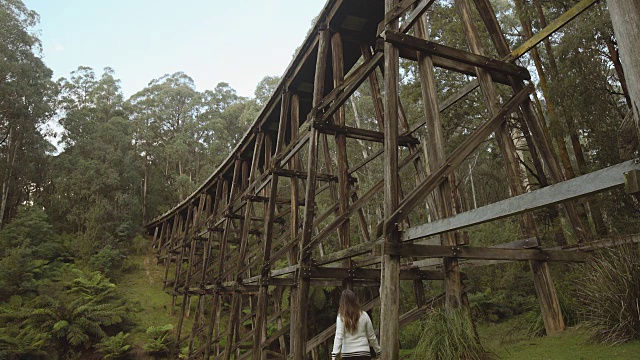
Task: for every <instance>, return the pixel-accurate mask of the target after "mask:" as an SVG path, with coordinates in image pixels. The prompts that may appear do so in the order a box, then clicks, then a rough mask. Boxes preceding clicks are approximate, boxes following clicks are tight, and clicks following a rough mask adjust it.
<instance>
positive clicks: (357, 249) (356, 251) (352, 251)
mask: <svg viewBox="0 0 640 360" xmlns="http://www.w3.org/2000/svg"><path fill="white" fill-rule="evenodd" d="M373 244H374V243H362V244H358V245H354V246H351V247H349V248H347V249H344V250H339V251H336V252H334V253H331V254H327V255H325V256H323V257H320V258H317V259H314V262H315V263H316V264H318V265H325V264H330V263H332V262H336V261H340V260H344V259H350V258H352V257H354V256H358V255H363V254H367V253H371V251H372V250H373Z"/></svg>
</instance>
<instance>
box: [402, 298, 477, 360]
mask: <svg viewBox="0 0 640 360" xmlns="http://www.w3.org/2000/svg"><path fill="white" fill-rule="evenodd" d="M413 358H414V359H434V360H446V359H466V360H472V359H473V360H476V359H478V360H479V359H488V358H489V354H488V353H487V352H486V351H485V349H484V348H483V347H482V345H480V342H479V339H478V338H477V337H476V334H475V330H474V327H473V323H472V322H471V319H470V318H469V315H468V313H467V312H466V311H465V310H464V309H456V310H449V311H446V310H445V309H443V308H438V309H435V310H434V311H432V312H430V313H429V314H428V315H427V318H426V321H425V326H424V330H423V332H422V337H421V338H420V342H419V344H418V346H416V348H415V349H414V355H413Z"/></svg>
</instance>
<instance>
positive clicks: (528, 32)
mask: <svg viewBox="0 0 640 360" xmlns="http://www.w3.org/2000/svg"><path fill="white" fill-rule="evenodd" d="M515 4H516V11H517V12H518V17H519V18H520V23H521V24H522V28H523V29H524V33H525V36H526V37H527V38H531V37H532V36H533V30H532V27H531V20H530V19H529V17H528V16H527V14H526V11H525V9H524V6H523V4H522V0H515ZM550 50H551V49H550V48H549V49H548V50H547V52H549V53H550ZM531 56H532V58H533V62H534V64H535V66H536V70H537V72H538V78H539V80H540V89H541V90H542V96H543V97H544V99H545V104H546V105H547V111H549V120H550V122H551V135H552V136H553V139H554V140H555V142H556V146H557V147H558V153H559V155H560V160H561V162H562V168H563V170H564V174H565V176H566V178H567V179H573V178H574V177H576V173H575V171H574V170H573V167H572V166H571V159H570V157H569V151H568V150H567V144H566V143H565V140H564V137H563V136H562V133H563V131H562V126H561V125H560V121H559V119H558V114H557V111H556V105H555V103H554V102H553V100H552V98H551V96H549V86H548V82H547V77H546V75H545V71H544V69H543V67H542V59H541V58H540V54H539V53H538V49H537V48H535V47H534V48H533V49H531Z"/></svg>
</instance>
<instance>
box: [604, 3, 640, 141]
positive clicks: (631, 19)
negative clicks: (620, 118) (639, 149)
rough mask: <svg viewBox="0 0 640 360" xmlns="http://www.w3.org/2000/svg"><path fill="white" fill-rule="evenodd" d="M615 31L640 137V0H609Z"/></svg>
mask: <svg viewBox="0 0 640 360" xmlns="http://www.w3.org/2000/svg"><path fill="white" fill-rule="evenodd" d="M607 6H608V7H609V14H610V15H611V23H612V24H613V32H614V33H615V35H616V41H617V42H618V48H619V51H620V62H621V63H622V69H623V71H624V74H625V77H626V78H627V86H628V89H629V97H630V98H631V111H632V112H633V115H634V119H635V123H636V132H637V135H638V138H639V139H640V57H638V44H640V2H638V0H607Z"/></svg>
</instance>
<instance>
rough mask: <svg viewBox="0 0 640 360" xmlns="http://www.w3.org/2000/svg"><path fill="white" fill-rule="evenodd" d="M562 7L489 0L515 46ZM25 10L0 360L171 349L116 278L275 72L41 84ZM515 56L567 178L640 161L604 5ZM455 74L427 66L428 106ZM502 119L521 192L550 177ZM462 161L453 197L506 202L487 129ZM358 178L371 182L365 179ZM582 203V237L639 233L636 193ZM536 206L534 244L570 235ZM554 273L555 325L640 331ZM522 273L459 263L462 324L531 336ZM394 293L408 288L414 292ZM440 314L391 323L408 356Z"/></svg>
mask: <svg viewBox="0 0 640 360" xmlns="http://www.w3.org/2000/svg"><path fill="white" fill-rule="evenodd" d="M574 4H575V1H572V0H515V1H503V0H497V1H493V5H494V7H495V8H496V10H497V11H498V14H499V17H500V19H499V20H500V22H501V23H502V24H508V25H509V28H507V29H505V30H506V32H507V35H508V37H507V40H508V41H509V42H511V43H512V45H518V44H522V43H523V42H524V41H525V40H526V39H528V38H529V37H531V35H532V33H534V32H536V31H537V30H539V29H541V28H543V27H545V26H546V22H547V20H545V19H550V20H549V21H551V19H554V18H556V17H557V16H558V15H560V14H562V13H563V12H565V11H566V10H567V9H569V8H570V7H571V6H573V5H574ZM453 12H454V8H453V5H452V1H449V0H439V1H436V5H435V6H434V8H433V9H432V10H430V11H429V15H428V16H429V19H430V26H432V33H431V37H432V40H433V41H435V42H438V43H442V44H446V45H448V46H451V47H456V48H461V49H464V48H466V43H465V42H464V37H463V36H462V35H461V34H462V31H463V30H462V27H461V26H460V24H459V23H456V22H451V21H450V20H449V19H450V18H451V17H452V15H451V14H452V13H453ZM38 21H39V15H38V14H37V13H35V12H34V11H32V10H30V9H28V8H27V7H26V6H25V5H24V4H23V3H22V1H21V0H0V181H1V182H2V193H1V202H0V359H80V358H86V359H89V358H105V359H118V358H127V357H130V358H166V356H168V355H167V354H168V353H171V352H179V351H180V349H174V348H172V347H173V340H172V334H173V328H174V326H175V323H172V322H175V321H177V320H176V319H175V318H172V317H170V315H168V314H169V313H172V310H173V309H167V306H166V305H165V306H164V309H161V310H160V311H164V312H165V313H167V317H165V318H162V320H163V322H158V323H149V322H145V321H141V320H140V318H141V317H144V316H145V313H144V311H145V310H144V309H145V307H144V306H143V304H141V303H140V301H138V302H136V301H134V300H132V298H131V296H130V294H128V292H130V291H131V289H130V288H126V287H124V286H125V284H126V283H127V281H129V280H128V279H129V278H128V277H127V276H128V274H130V273H133V272H136V271H138V270H140V269H141V268H143V267H145V266H147V264H146V263H145V264H144V265H143V261H148V259H151V258H153V257H154V254H153V252H152V249H151V248H150V243H149V239H148V238H147V236H146V233H145V229H144V225H145V224H146V223H147V222H149V221H151V220H152V219H154V218H156V217H157V216H159V215H161V214H163V213H164V212H166V211H168V210H170V209H171V208H173V207H174V206H175V205H176V204H178V203H179V202H180V201H181V200H184V199H185V198H187V197H188V196H189V195H190V194H191V193H193V192H194V191H195V190H196V189H197V188H198V186H199V185H200V184H202V183H203V182H204V181H205V180H206V179H207V178H208V177H209V176H210V175H211V174H212V173H213V172H214V171H215V170H216V169H217V168H218V166H219V165H220V164H221V163H222V162H223V161H224V160H225V159H226V157H227V156H228V155H229V154H230V153H231V152H232V150H233V149H234V147H235V146H236V144H237V143H238V141H239V140H240V139H241V138H242V136H243V135H244V134H245V133H246V132H247V130H248V129H249V126H250V124H251V123H252V122H253V121H254V120H255V118H256V117H257V116H258V114H259V112H260V110H261V109H262V108H263V106H265V104H267V102H268V100H269V98H270V96H271V94H272V92H273V90H274V89H275V88H276V86H277V85H278V82H279V81H280V78H279V77H278V76H265V77H264V79H263V80H262V81H261V82H260V83H259V84H257V85H256V89H255V93H254V96H253V97H249V98H247V97H242V96H239V95H238V94H237V93H236V91H235V90H234V89H233V88H231V87H230V86H229V84H227V83H224V82H221V83H219V84H218V85H217V86H216V87H215V88H214V89H207V90H203V91H199V90H197V89H196V84H195V82H194V80H193V79H192V78H191V77H189V75H188V74H187V73H186V72H177V73H173V74H166V75H161V74H159V77H158V78H157V79H153V80H151V81H150V82H149V84H148V85H147V86H146V87H145V88H143V89H141V90H139V91H138V92H136V93H135V94H133V95H132V96H131V97H129V98H125V96H124V95H123V92H122V89H121V85H120V84H121V81H120V80H119V79H118V76H117V69H112V68H108V67H107V68H104V69H93V68H90V67H86V66H78V68H77V69H76V70H75V71H73V72H72V73H70V74H69V75H68V76H66V77H62V78H59V79H53V72H52V70H51V69H49V68H48V67H47V65H46V64H45V62H44V61H43V56H42V44H41V42H40V40H39V38H38V34H37V32H35V31H34V28H35V26H36V25H37V24H38ZM478 21H479V20H478ZM445 30H446V31H445ZM486 38H487V39H483V40H486V41H488V36H487V37H486ZM521 63H522V65H523V66H526V67H527V68H528V69H529V71H530V72H531V74H532V78H533V82H534V83H535V86H536V91H535V92H534V93H533V97H534V100H535V105H536V110H537V111H538V112H539V113H540V114H542V117H543V118H544V119H546V124H545V125H546V130H547V131H548V133H547V135H548V137H549V139H550V140H551V142H552V144H553V148H554V151H555V152H556V154H557V156H558V158H559V159H560V163H561V166H562V171H563V173H564V174H565V176H566V177H567V178H568V179H571V178H574V177H576V176H579V175H583V174H587V173H589V172H592V171H595V170H598V169H602V168H605V167H607V166H611V165H615V164H618V163H620V162H622V161H625V160H629V159H632V158H634V157H636V156H638V139H637V137H635V136H634V134H633V132H634V131H633V128H632V126H631V123H632V120H630V119H631V117H630V116H627V114H628V113H629V107H630V100H629V96H628V91H627V89H626V80H625V76H624V72H623V69H622V66H621V63H620V59H619V56H618V49H617V43H616V39H615V36H614V34H613V30H612V26H611V21H610V17H609V14H608V10H607V7H606V3H605V2H600V3H598V4H596V5H594V6H593V7H592V8H590V9H589V10H588V11H586V12H585V13H584V14H582V15H581V16H580V17H578V18H577V19H576V20H575V21H573V22H571V23H570V24H569V25H567V26H566V27H564V28H562V30H561V31H559V32H558V33H556V34H555V35H554V36H553V37H551V38H550V39H548V40H546V41H544V42H543V43H542V44H540V45H539V46H538V47H537V48H536V49H534V50H533V51H532V52H531V53H529V54H527V55H526V56H525V57H523V58H522V59H521ZM400 66H401V75H402V83H401V88H400V97H401V99H402V102H403V104H404V106H405V110H406V116H407V117H408V118H413V119H419V118H422V117H424V114H423V113H422V103H421V101H422V98H421V89H420V83H419V82H418V81H417V80H416V77H417V76H416V72H417V71H418V69H417V66H415V64H414V63H412V62H409V61H402V62H401V63H400ZM185 70H187V69H185ZM576 73H577V74H579V76H576ZM265 75H266V74H265ZM468 80H469V77H468V76H465V75H461V74H454V73H451V72H446V71H436V82H437V86H438V89H440V90H441V91H442V93H441V94H439V97H441V99H440V100H444V99H446V98H448V97H449V96H450V95H452V94H454V93H455V92H456V91H458V90H459V89H460V88H461V87H462V86H464V85H465V84H466V83H467V82H468ZM369 95H370V89H369V88H368V85H367V84H366V83H365V84H363V85H362V87H361V89H359V90H358V91H357V92H356V93H355V95H354V96H353V97H352V98H351V100H350V101H349V102H348V103H347V106H346V112H347V114H348V116H350V117H352V118H354V119H356V121H357V122H359V124H360V123H361V124H363V125H366V124H367V123H368V124H369V125H371V124H374V122H375V117H376V113H375V106H374V104H373V103H372V101H371V97H370V96H369ZM481 96H482V94H481V93H480V92H474V93H472V94H470V96H468V97H467V98H465V99H464V100H463V101H461V102H459V103H458V104H457V106H455V107H452V108H451V109H448V110H446V111H444V112H442V114H441V115H442V119H443V126H444V129H443V130H444V138H445V140H446V144H445V146H446V149H447V150H449V151H450V150H451V149H454V148H455V147H456V146H457V145H459V144H460V143H461V142H462V141H463V139H464V138H465V136H467V135H468V134H469V133H470V132H471V131H473V129H475V128H476V127H478V126H479V124H480V123H481V121H482V120H483V119H482V117H481V116H477V117H474V116H471V114H484V112H485V110H483V109H482V108H481V105H479V103H481V101H479V99H480V98H481ZM52 123H56V124H59V126H53V127H52V126H50V125H51V124H52ZM372 126H375V125H372ZM512 126H513V128H514V129H515V130H514V131H513V134H514V139H513V140H514V143H515V144H516V146H517V150H518V155H519V165H520V167H521V168H522V170H523V172H524V173H525V174H526V179H527V186H528V187H529V188H530V189H537V188H540V187H543V186H546V185H547V179H546V178H545V177H544V176H540V171H538V170H539V169H536V168H535V166H534V165H537V166H543V165H540V164H534V161H533V160H532V157H533V155H532V154H531V153H530V152H529V148H528V147H526V146H523V145H522V143H523V138H522V136H524V135H522V134H524V133H526V132H521V131H518V130H519V129H517V123H516V122H515V121H514V122H513V124H512ZM629 129H631V130H629ZM518 145H520V146H518ZM375 150H376V149H372V148H370V147H368V146H366V145H365V144H364V143H361V142H354V143H350V147H349V148H348V149H347V151H349V152H350V153H357V154H362V157H365V158H366V157H367V155H368V154H369V153H371V152H373V151H375ZM464 169H465V170H464V171H458V172H457V173H456V179H457V180H458V181H459V183H458V184H455V185H456V186H459V187H460V189H463V191H461V193H462V194H463V195H462V197H461V206H463V207H464V208H467V209H475V208H477V207H480V206H483V205H487V204H491V203H494V202H496V201H499V200H502V199H504V198H506V197H508V196H509V188H508V186H506V185H505V183H504V178H505V175H504V164H503V160H502V158H501V157H500V156H499V150H498V147H497V144H496V142H495V141H492V140H491V139H489V140H487V141H485V142H484V143H483V144H482V145H481V150H480V151H478V152H477V153H476V155H474V158H473V159H472V161H468V163H466V164H465V167H464ZM359 176H360V177H361V179H362V180H361V181H363V182H366V181H368V176H369V174H366V173H365V174H359ZM318 201H327V202H328V201H330V200H329V199H324V198H320V199H319V200H318ZM381 211H382V209H381V208H377V209H376V208H369V209H366V211H365V215H366V216H369V217H371V218H374V217H376V216H377V217H380V216H381ZM578 213H579V215H580V217H581V218H582V219H583V220H584V222H585V224H588V229H587V231H588V233H589V237H590V238H592V239H608V238H621V237H625V236H629V235H634V234H637V233H639V232H640V216H639V215H640V203H639V202H638V200H637V199H635V198H633V197H631V196H629V195H628V194H626V193H625V192H624V190H623V189H617V190H612V191H608V192H605V193H602V194H598V195H593V196H590V197H588V198H586V199H583V200H581V201H580V203H579V204H578ZM535 217H536V220H537V224H538V226H539V229H538V231H539V233H540V234H541V241H542V243H543V244H544V245H545V246H547V247H551V246H563V245H567V244H571V243H574V242H575V241H576V240H575V238H574V237H573V236H574V234H571V233H570V232H569V231H568V230H567V228H568V227H567V225H566V224H565V223H563V221H564V220H563V219H562V218H561V217H560V216H558V214H557V213H554V212H552V211H549V210H547V209H544V210H539V211H537V212H536V213H535ZM368 222H369V223H373V222H374V221H368ZM517 226H518V224H517V221H516V220H514V219H506V220H501V221H499V222H496V223H490V224H486V225H482V226H478V227H474V228H473V229H471V230H469V233H468V235H467V236H472V237H473V238H474V240H475V241H476V242H478V243H480V244H485V243H486V244H493V243H501V242H508V241H512V240H514V239H517V237H518V229H517ZM627 250H628V251H629V253H624V254H622V255H620V256H619V257H620V258H625V256H626V259H628V260H629V264H630V265H629V266H630V267H631V268H632V269H633V268H635V269H636V270H635V271H636V273H635V274H637V273H638V270H637V269H638V268H640V265H638V264H639V263H638V260H637V259H638V257H637V254H636V252H637V250H638V249H637V246H635V247H630V248H629V249H627ZM627 250H625V251H627ZM603 256H604V257H606V256H611V255H610V254H609V255H608V254H604V255H603ZM153 261H154V262H155V259H154V260H153ZM620 266H626V265H620ZM552 270H553V272H554V274H555V273H562V274H564V276H562V277H558V278H557V279H556V286H557V287H558V292H559V296H560V298H561V305H562V306H563V313H564V314H563V315H564V316H565V322H566V323H567V325H569V326H576V325H579V324H589V322H590V321H594V323H595V324H596V325H594V326H596V327H597V326H600V327H599V328H597V331H596V334H595V335H594V337H592V338H594V339H600V340H603V341H605V342H609V343H623V342H627V341H631V340H635V341H637V339H639V338H640V320H638V319H640V317H639V316H640V313H638V310H637V309H636V310H634V309H633V308H631V309H627V308H625V309H621V310H620V311H621V312H622V311H628V312H629V313H628V315H629V319H633V320H629V322H628V323H625V325H624V326H626V327H627V328H626V331H622V330H625V329H622V330H621V329H616V331H613V332H608V331H606V330H604V328H603V327H602V326H603V325H602V324H601V323H598V322H597V321H595V320H594V318H595V317H593V316H591V315H592V314H594V313H597V311H596V310H594V309H593V308H592V307H589V306H593V304H590V303H589V301H588V300H586V299H587V298H589V297H590V296H591V295H593V294H595V293H598V292H599V291H601V290H600V289H599V288H597V287H592V286H596V285H597V284H593V283H587V282H583V283H580V282H579V281H574V280H576V279H588V276H587V275H585V274H586V273H588V271H593V269H592V268H588V267H577V266H568V265H558V266H556V267H554V268H553V269H552ZM567 274H568V275H567ZM528 277H530V274H529V272H528V268H527V266H526V265H522V264H507V265H505V266H502V267H492V268H482V269H479V270H477V271H475V272H473V273H471V274H470V275H469V279H468V281H467V283H466V285H467V286H466V292H467V293H468V294H469V301H470V303H471V313H472V316H473V318H474V321H475V322H476V323H478V324H480V325H479V326H480V327H481V328H482V327H483V326H484V327H485V328H487V329H488V328H490V327H491V326H492V325H496V324H504V323H509V324H510V325H509V326H512V325H513V326H516V327H517V328H518V329H519V330H518V331H521V332H523V333H526V334H527V336H530V337H531V338H535V337H538V336H542V335H544V327H543V325H541V320H540V319H539V318H540V310H539V309H538V308H537V301H536V298H535V290H534V289H533V285H526V286H523V285H522V284H523V283H526V284H530V281H527V280H523V279H525V278H528ZM160 280H161V279H160ZM521 280H522V281H521ZM583 281H586V280H583ZM631 283H632V285H633V286H635V287H632V288H631V289H632V290H633V291H636V293H635V295H633V294H632V295H630V296H640V277H638V276H635V283H634V282H633V279H632V280H631ZM578 284H579V285H578ZM623 286H630V285H629V284H624V285H623ZM154 287H157V288H159V287H160V285H159V284H155V285H154ZM585 289H586V290H585ZM402 291H403V294H404V293H406V295H407V297H410V296H411V295H410V292H411V289H410V288H408V287H407V288H403V289H402ZM588 291H591V292H588ZM159 296H161V295H159ZM335 296H336V289H333V288H319V289H314V292H313V293H312V301H311V302H310V306H313V307H314V309H316V310H317V312H318V313H330V314H331V315H332V316H333V314H334V313H335V309H332V308H331V307H332V304H334V303H335V302H332V301H329V299H332V298H335ZM167 297H168V295H167ZM634 299H635V300H636V301H637V297H636V298H634ZM610 301H614V302H615V301H616V300H610ZM625 301H626V300H625ZM142 302H144V300H143V301H142ZM605 304H606V303H605ZM401 306H403V304H401ZM605 307H606V305H605ZM634 311H635V312H634ZM625 314H627V313H625ZM150 316H151V315H150ZM634 316H635V318H634ZM602 317H604V318H606V317H607V316H606V314H603V315H602ZM167 319H168V320H167ZM164 320H167V321H164ZM596 320H597V319H596ZM318 321H320V322H321V321H324V320H323V319H322V318H320V317H319V319H318ZM437 325H438V323H437V322H435V323H434V322H433V319H430V320H424V321H418V322H416V323H415V324H412V325H411V326H409V327H407V328H406V329H404V330H403V332H402V333H401V335H400V336H401V347H402V349H405V350H406V353H407V354H411V353H413V351H421V350H419V349H420V347H421V346H423V345H424V343H425V342H424V339H423V338H422V336H423V332H424V331H425V329H427V330H428V331H432V332H433V331H438V330H437ZM434 326H436V328H435V330H434ZM598 331H599V332H598ZM481 333H482V330H481ZM489 342H490V341H489ZM416 349H418V350H416ZM424 351H426V350H424ZM502 356H503V358H509V357H508V356H506V357H505V356H504V355H502ZM417 358H421V357H417Z"/></svg>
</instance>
